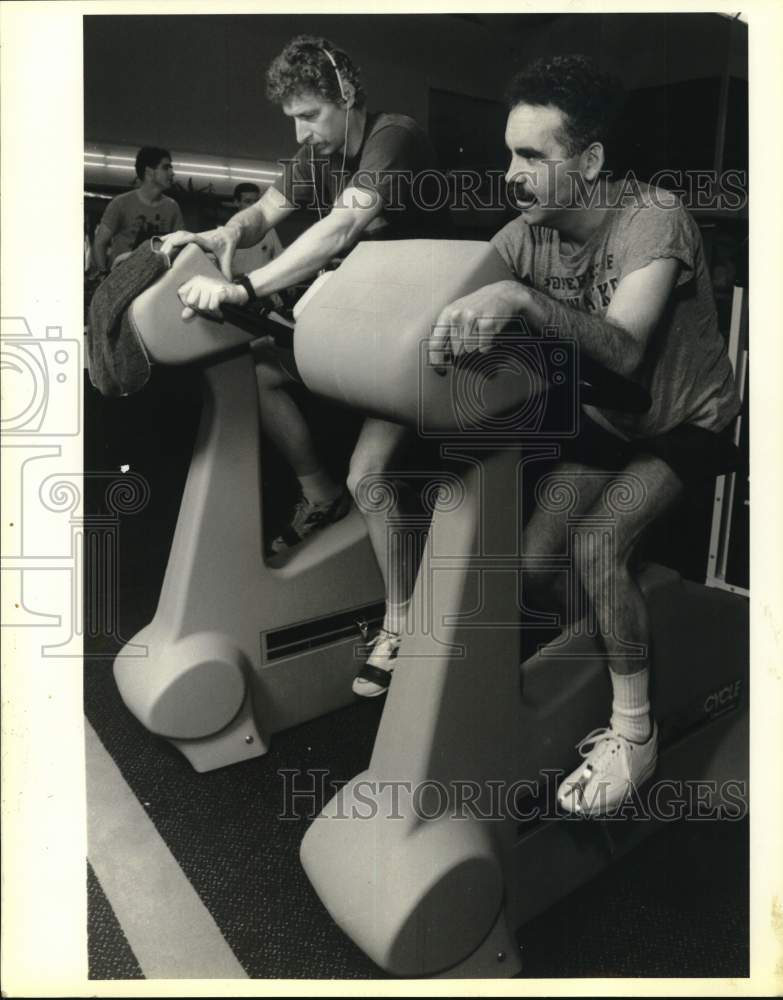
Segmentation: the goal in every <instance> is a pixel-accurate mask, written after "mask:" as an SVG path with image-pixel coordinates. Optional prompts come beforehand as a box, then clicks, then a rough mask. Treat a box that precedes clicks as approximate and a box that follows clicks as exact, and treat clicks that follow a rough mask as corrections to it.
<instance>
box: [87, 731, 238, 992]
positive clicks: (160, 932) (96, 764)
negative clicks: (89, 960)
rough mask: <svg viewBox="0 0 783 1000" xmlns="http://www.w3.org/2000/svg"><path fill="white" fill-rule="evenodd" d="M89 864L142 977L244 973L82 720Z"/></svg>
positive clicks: (221, 976) (214, 976) (209, 976)
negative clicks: (85, 760)
mask: <svg viewBox="0 0 783 1000" xmlns="http://www.w3.org/2000/svg"><path fill="white" fill-rule="evenodd" d="M85 735H86V743H87V748H86V749H87V844H88V855H89V859H90V864H91V865H92V867H93V869H94V871H95V874H96V876H97V877H98V881H99V882H100V884H101V887H102V889H103V891H104V893H105V894H106V896H107V898H108V900H109V902H110V903H111V906H112V909H113V910H114V913H115V914H116V916H117V919H118V920H119V922H120V925H121V927H122V929H123V931H124V932H125V936H126V937H127V939H128V943H129V944H130V946H131V948H132V950H133V953H134V955H135V956H136V959H137V961H138V963H139V965H140V966H141V970H142V972H143V973H144V975H145V976H146V978H147V979H247V973H246V972H245V970H244V969H243V968H242V966H241V965H240V964H239V962H238V961H237V959H236V957H235V955H234V953H233V952H232V951H231V949H230V948H229V947H228V945H227V944H226V941H225V939H224V937H223V935H222V934H221V933H220V930H219V928H218V926H217V924H216V923H215V921H214V920H213V919H212V917H211V915H210V913H209V911H208V910H207V909H206V907H205V906H204V904H203V903H202V902H201V900H200V898H199V896H198V894H197V893H196V891H195V890H194V889H193V886H192V885H191V884H190V882H188V880H187V878H186V877H185V874H184V872H183V871H182V869H181V868H180V866H179V865H178V864H177V862H176V860H175V858H174V856H173V855H172V854H171V852H170V851H169V849H168V847H166V845H165V843H164V842H163V840H162V839H161V837H160V835H159V833H158V832H157V830H156V829H155V826H154V824H153V823H152V821H151V820H150V819H149V817H148V816H147V814H146V812H145V811H144V809H143V808H142V806H141V804H140V803H139V802H138V801H137V800H136V798H135V796H134V795H133V793H132V791H131V790H130V788H129V787H128V785H127V784H126V782H125V779H124V778H123V777H122V774H121V773H120V771H119V769H118V768H117V765H116V764H115V763H114V761H113V760H112V759H111V757H110V756H109V754H108V753H107V752H106V749H105V748H104V746H103V744H102V743H101V742H100V740H99V739H98V736H97V735H96V733H95V731H94V729H93V728H92V726H91V725H90V724H89V722H87V721H86V720H85Z"/></svg>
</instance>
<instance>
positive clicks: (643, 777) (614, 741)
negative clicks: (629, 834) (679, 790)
mask: <svg viewBox="0 0 783 1000" xmlns="http://www.w3.org/2000/svg"><path fill="white" fill-rule="evenodd" d="M577 750H578V751H579V753H580V754H581V755H582V756H583V757H584V762H583V763H582V765H581V766H580V767H578V768H577V769H576V770H575V771H574V772H573V773H572V774H570V775H569V776H568V777H567V778H566V779H565V780H564V781H563V782H562V783H561V785H560V787H559V788H558V790H557V801H558V803H559V804H560V806H561V807H562V808H563V809H565V810H566V811H567V812H570V813H576V814H577V815H579V816H606V815H607V814H608V813H611V812H613V811H614V810H615V809H616V808H618V807H619V806H620V805H621V804H622V803H623V802H624V801H625V800H626V798H628V796H629V795H630V794H631V792H632V791H633V789H634V788H639V787H640V786H641V785H642V784H644V782H645V781H647V779H648V778H650V777H652V774H653V772H654V771H655V767H656V764H657V763H658V727H657V726H656V725H655V723H653V728H652V733H651V734H650V738H649V739H648V740H647V742H646V743H634V742H633V741H632V740H629V739H627V738H626V737H625V736H622V735H621V734H620V733H616V732H615V731H614V730H613V729H595V730H594V731H593V732H592V733H590V734H589V735H588V736H585V738H584V739H583V740H582V742H581V743H579V745H578V746H577Z"/></svg>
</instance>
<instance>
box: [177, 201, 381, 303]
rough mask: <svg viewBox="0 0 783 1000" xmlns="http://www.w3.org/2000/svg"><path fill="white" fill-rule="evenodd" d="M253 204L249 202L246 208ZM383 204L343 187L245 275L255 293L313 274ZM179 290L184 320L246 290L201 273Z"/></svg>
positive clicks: (239, 299) (241, 298)
mask: <svg viewBox="0 0 783 1000" xmlns="http://www.w3.org/2000/svg"><path fill="white" fill-rule="evenodd" d="M255 207H256V206H251V209H250V211H252V209H253V208H255ZM382 207H383V205H382V202H381V199H380V197H379V196H378V195H377V194H375V193H373V192H370V191H366V190H364V189H360V188H348V189H347V190H346V191H344V192H343V194H342V195H341V197H340V199H339V201H338V202H337V203H336V204H335V206H334V208H333V209H332V210H331V212H330V213H329V215H327V216H326V217H325V218H323V219H321V220H320V221H318V222H316V223H315V225H313V226H311V227H310V228H309V229H307V230H305V232H304V233H302V235H301V236H300V237H299V239H298V240H296V241H295V242H294V243H292V244H291V246H290V247H288V248H286V249H285V250H284V251H283V252H282V253H281V254H280V256H279V257H276V258H275V259H274V260H272V261H270V262H269V263H268V264H265V265H264V267H261V268H259V269H258V270H256V271H252V272H251V273H250V274H249V275H248V278H249V279H250V282H251V284H252V285H253V288H254V289H255V292H256V294H257V295H258V296H259V297H261V296H264V295H270V294H271V293H272V292H276V291H279V290H280V289H281V288H288V287H289V286H290V285H294V284H296V283H297V282H299V281H302V280H303V279H305V278H309V277H311V276H312V275H314V274H316V273H317V272H318V271H319V270H320V269H321V268H322V267H323V266H324V265H325V264H327V263H328V262H329V261H330V260H331V259H332V258H333V257H335V256H336V255H337V254H339V253H341V252H343V251H344V250H345V249H347V248H348V247H351V246H353V244H354V243H355V242H356V241H357V240H358V238H359V236H360V235H361V233H362V232H363V231H364V229H365V228H366V227H367V226H369V224H370V223H371V222H372V220H373V219H374V218H376V216H377V215H378V214H379V213H380V211H381V208H382ZM245 211H248V210H247V209H246V210H245ZM240 214H241V215H244V214H245V213H244V212H242V213H240ZM231 221H232V222H233V220H231ZM245 231H246V232H249V229H248V230H245ZM253 232H255V230H253ZM178 294H179V297H180V300H181V301H182V304H183V305H184V306H185V307H186V308H185V309H184V310H183V313H182V315H183V318H184V319H187V318H188V317H189V316H191V315H192V314H193V312H194V311H196V310H198V311H199V312H215V311H217V310H219V308H220V306H221V304H222V303H223V302H231V303H235V304H237V305H244V303H245V302H246V301H247V292H246V291H245V289H244V288H242V287H241V286H240V285H230V284H226V283H224V282H220V281H217V280H215V279H214V278H205V277H197V278H191V279H190V281H188V282H186V283H185V284H184V285H183V286H182V287H181V288H180V289H179V290H178Z"/></svg>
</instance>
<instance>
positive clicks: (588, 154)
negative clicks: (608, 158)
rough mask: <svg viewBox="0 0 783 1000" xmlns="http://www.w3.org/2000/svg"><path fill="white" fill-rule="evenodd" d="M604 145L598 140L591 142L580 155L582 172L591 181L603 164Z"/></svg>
mask: <svg viewBox="0 0 783 1000" xmlns="http://www.w3.org/2000/svg"><path fill="white" fill-rule="evenodd" d="M604 159H605V157H604V147H603V144H602V143H600V142H591V143H590V145H589V146H588V147H587V149H585V150H584V152H583V153H582V155H581V157H580V161H581V167H582V173H583V174H584V175H585V177H586V178H587V180H589V181H593V180H595V179H596V177H597V176H598V175H599V174H600V173H601V170H602V169H603V166H604Z"/></svg>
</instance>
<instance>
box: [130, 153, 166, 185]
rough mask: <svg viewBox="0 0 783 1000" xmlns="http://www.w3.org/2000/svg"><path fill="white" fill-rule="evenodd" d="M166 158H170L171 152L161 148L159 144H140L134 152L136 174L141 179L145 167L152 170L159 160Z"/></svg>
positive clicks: (142, 178)
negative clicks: (139, 147)
mask: <svg viewBox="0 0 783 1000" xmlns="http://www.w3.org/2000/svg"><path fill="white" fill-rule="evenodd" d="M166 158H168V159H169V160H170V159H171V153H170V152H169V151H168V150H167V149H162V148H161V147H160V146H142V147H141V149H140V150H139V151H138V153H137V154H136V176H137V177H138V178H139V180H140V181H143V180H144V171H145V170H146V169H147V167H150V168H151V169H152V170H154V169H155V167H157V166H158V165H159V164H160V161H161V160H165V159H166Z"/></svg>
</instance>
